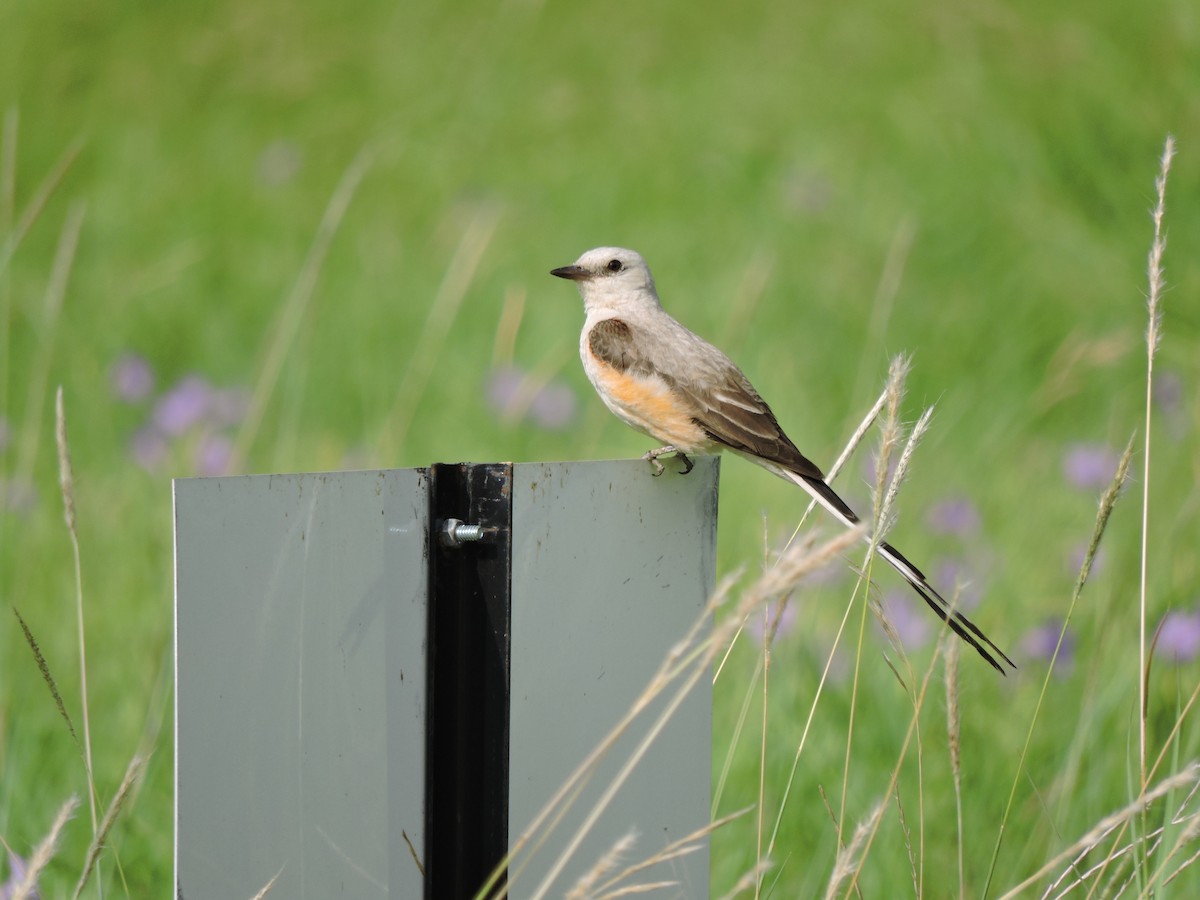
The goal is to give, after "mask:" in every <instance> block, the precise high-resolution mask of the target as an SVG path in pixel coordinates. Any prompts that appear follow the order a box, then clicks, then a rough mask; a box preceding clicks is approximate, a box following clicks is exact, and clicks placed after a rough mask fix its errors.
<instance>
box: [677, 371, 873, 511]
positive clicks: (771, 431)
mask: <svg viewBox="0 0 1200 900" xmlns="http://www.w3.org/2000/svg"><path fill="white" fill-rule="evenodd" d="M722 362H723V364H722V365H720V366H717V367H714V366H706V367H700V368H699V369H698V370H697V373H696V375H695V376H694V377H689V378H683V379H680V380H679V381H678V383H677V387H678V388H679V390H680V391H681V392H682V393H684V394H686V395H687V396H688V397H689V398H690V399H691V400H692V402H693V403H695V404H696V407H697V409H698V410H699V412H698V413H697V415H696V422H697V424H699V425H700V427H701V428H703V429H704V430H705V431H706V432H707V433H708V435H709V436H710V437H711V438H712V439H713V440H714V441H716V442H717V443H720V444H724V445H725V446H726V447H729V448H731V449H733V450H737V451H739V452H741V453H746V454H749V455H751V456H756V457H761V458H762V459H765V460H768V461H770V462H773V463H778V464H779V465H781V466H783V467H784V468H786V469H790V470H791V471H793V472H795V473H796V474H797V475H800V476H802V477H804V478H805V479H812V480H814V481H817V482H820V483H821V484H822V485H825V474H824V473H823V472H822V471H821V469H820V467H819V466H817V464H816V463H814V462H813V461H812V460H810V459H808V458H807V457H806V456H804V454H802V453H801V452H800V451H799V450H797V449H796V445H795V444H793V443H792V442H791V440H790V439H789V438H788V436H787V435H786V434H784V433H783V429H782V428H780V427H779V422H778V421H777V420H776V419H775V413H773V412H771V407H769V406H768V405H767V403H766V401H765V400H763V398H762V397H760V396H759V394H758V391H756V390H755V389H754V385H752V384H751V383H750V381H749V380H748V379H747V378H746V376H745V375H743V374H742V372H741V370H740V369H738V368H737V366H735V365H734V364H733V363H732V362H730V361H729V360H728V359H727V358H725V357H724V356H723V355H722ZM826 489H828V487H827V486H826ZM829 492H830V493H831V494H833V491H832V490H830V491H829ZM833 497H835V498H837V499H836V501H835V502H836V505H837V506H839V507H843V508H844V509H843V511H844V512H845V513H846V514H848V515H849V516H850V517H851V519H852V520H857V517H856V516H855V515H854V513H853V512H851V511H850V508H849V507H848V506H846V505H845V504H844V503H842V501H841V498H840V497H837V495H836V494H833ZM831 499H832V498H831Z"/></svg>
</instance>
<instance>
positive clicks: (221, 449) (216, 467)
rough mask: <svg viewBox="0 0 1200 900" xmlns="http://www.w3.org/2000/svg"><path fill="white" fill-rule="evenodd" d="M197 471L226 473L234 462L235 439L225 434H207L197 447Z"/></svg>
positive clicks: (206, 473) (198, 472)
mask: <svg viewBox="0 0 1200 900" xmlns="http://www.w3.org/2000/svg"><path fill="white" fill-rule="evenodd" d="M195 463H196V472H197V474H200V475H224V474H226V473H227V472H228V471H229V467H230V465H231V464H232V463H233V441H231V440H229V438H227V437H226V436H225V435H223V434H206V435H205V436H204V437H203V438H201V440H200V444H199V446H198V447H196V459H195Z"/></svg>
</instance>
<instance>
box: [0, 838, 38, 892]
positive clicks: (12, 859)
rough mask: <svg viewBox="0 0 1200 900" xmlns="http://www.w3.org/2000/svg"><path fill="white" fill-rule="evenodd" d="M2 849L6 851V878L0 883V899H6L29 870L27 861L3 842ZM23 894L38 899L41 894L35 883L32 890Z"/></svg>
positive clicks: (15, 889)
mask: <svg viewBox="0 0 1200 900" xmlns="http://www.w3.org/2000/svg"><path fill="white" fill-rule="evenodd" d="M4 849H5V850H6V851H7V852H8V878H7V879H6V880H5V881H4V883H3V884H0V900H8V898H9V897H12V896H13V895H14V894H15V893H16V891H17V885H19V884H20V883H21V882H22V881H24V880H25V875H26V873H27V872H28V871H29V863H28V862H27V861H26V860H24V859H21V857H19V856H17V854H15V853H13V852H12V849H11V848H10V847H9V846H8V845H7V844H5V846H4ZM24 896H26V897H28V898H29V900H39V898H40V897H41V894H39V893H38V891H37V887H36V885H35V886H34V889H33V890H32V891H29V892H28V893H26V894H25V895H24Z"/></svg>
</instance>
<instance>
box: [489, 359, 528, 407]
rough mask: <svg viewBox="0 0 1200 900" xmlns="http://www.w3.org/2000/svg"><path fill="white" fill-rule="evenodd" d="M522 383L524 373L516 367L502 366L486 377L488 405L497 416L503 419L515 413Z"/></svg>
mask: <svg viewBox="0 0 1200 900" xmlns="http://www.w3.org/2000/svg"><path fill="white" fill-rule="evenodd" d="M524 381H525V373H524V372H522V371H521V370H520V369H518V368H517V367H516V366H502V367H501V368H498V369H493V370H492V372H491V374H489V375H488V380H487V398H488V405H489V406H490V407H491V408H492V409H493V410H494V411H495V412H496V414H497V415H498V416H500V417H501V418H505V417H507V416H509V415H511V414H512V413H513V412H514V411H515V407H516V403H517V400H518V397H519V396H520V393H521V385H522V384H523V383H524Z"/></svg>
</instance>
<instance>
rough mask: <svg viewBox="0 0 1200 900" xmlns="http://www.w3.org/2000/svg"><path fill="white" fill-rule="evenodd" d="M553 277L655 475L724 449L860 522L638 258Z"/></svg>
mask: <svg viewBox="0 0 1200 900" xmlns="http://www.w3.org/2000/svg"><path fill="white" fill-rule="evenodd" d="M550 274H551V275H554V276H557V277H558V278H565V279H568V280H570V281H573V282H575V284H576V286H577V287H578V288H579V293H580V296H581V297H582V298H583V306H584V312H585V319H584V323H583V331H582V333H581V334H580V338H579V355H580V358H581V359H582V360H583V369H584V372H585V373H586V374H587V377H588V380H589V381H591V383H592V386H593V387H595V389H596V392H597V393H598V394H599V395H600V399H601V400H603V401H604V405H605V406H607V407H608V408H609V409H610V410H611V411H612V412H613V413H615V414H616V416H617V417H618V418H619V419H621V420H622V421H624V422H625V423H626V424H628V425H630V426H632V427H633V428H635V429H637V430H638V431H640V432H642V433H643V434H646V435H648V436H650V437H651V438H653V439H654V440H656V441H660V442H661V443H662V445H663V446H661V447H657V448H656V449H653V450H650V451H649V452H647V453H646V454H645V456H644V457H643V458H644V459H645V460H647V461H648V462H650V463H651V465H652V466H653V467H654V472H653V474H655V475H661V474H662V472H663V464H662V463H661V462H659V457H660V456H663V455H669V454H674V455H675V458H676V459H678V460H679V462H680V464H681V466H682V474H685V475H686V474H687V473H688V472H690V471H691V470H692V466H693V463H692V461H691V459H690V457H691V456H692V455H695V454H700V453H717V452H720V451H722V450H730V451H732V452H734V453H736V454H737V455H738V456H741V457H743V458H745V459H747V460H749V461H750V462H753V463H756V464H757V465H760V466H762V467H763V468H764V469H766V470H767V471H769V472H771V473H773V474H775V475H777V476H779V477H780V478H782V479H784V480H785V481H789V482H791V483H793V484H795V485H798V486H799V487H801V488H803V489H804V490H805V491H807V492H808V493H809V494H810V495H812V497H813V498H814V499H815V500H816V501H817V502H818V503H819V504H820V505H821V506H822V507H824V508H825V509H826V510H828V511H829V512H830V513H832V514H833V516H834V518H836V519H837V520H838V521H839V522H841V523H842V524H843V525H845V526H847V527H853V526H855V525H857V524H858V523H859V521H860V520H859V517H858V515H857V514H856V513H855V512H854V510H852V509H851V508H850V506H849V505H848V504H847V503H846V502H845V501H844V500H843V499H842V498H841V497H840V496H838V494H837V493H836V492H835V491H834V490H833V488H831V487H830V486H829V484H828V483H827V482H826V480H825V474H824V473H823V472H822V471H821V469H820V468H819V467H818V466H817V465H816V464H815V463H813V462H812V461H811V460H809V459H808V458H807V457H806V456H804V455H803V454H802V453H801V452H800V451H799V450H798V449H797V448H796V445H795V444H793V443H792V441H791V439H790V438H789V437H788V436H787V435H786V434H785V433H784V431H783V429H782V428H781V427H780V426H779V422H778V421H777V420H776V418H775V414H774V413H773V412H772V411H771V407H769V406H768V405H767V403H766V401H765V400H763V398H762V397H761V396H760V395H759V393H758V391H757V390H755V388H754V386H753V385H752V384H751V383H750V380H749V379H748V378H747V377H746V376H745V375H744V374H743V373H742V370H741V369H739V368H738V367H737V366H736V365H735V364H734V363H733V361H732V360H731V359H730V358H729V357H728V356H726V355H725V354H724V353H723V352H721V351H720V350H719V349H717V348H716V347H714V346H713V345H712V344H710V343H709V342H708V341H706V340H704V338H702V337H700V336H699V335H697V334H695V333H693V332H692V331H690V330H689V329H687V328H686V327H684V326H683V325H681V324H680V323H679V322H677V321H676V320H675V319H674V318H673V317H672V316H671V315H670V314H669V313H668V312H667V311H666V310H664V309H663V307H662V303H661V301H660V300H659V297H658V291H657V289H656V287H655V284H654V278H653V276H652V275H651V274H650V267H649V266H648V265H647V264H646V261H645V260H644V259H643V258H642V257H641V255H640V254H638V253H637V252H635V251H633V250H628V249H625V248H623V247H597V248H595V249H592V250H588V251H587V252H586V253H584V254H583V255H582V256H580V257H579V258H578V259H577V260H576V261H575V262H573V263H571V264H570V265H567V266H560V267H559V268H556V269H553V270H551V272H550ZM876 552H877V553H878V554H879V555H880V556H881V557H883V559H884V560H886V561H887V562H888V563H889V564H890V565H891V566H892V567H893V568H894V569H895V570H896V571H897V572H899V573H900V575H901V576H902V577H903V578H904V580H905V581H907V582H908V584H909V585H910V586H911V587H912V588H913V590H914V591H916V593H917V594H918V595H919V596H920V597H921V599H922V600H924V601H925V603H926V604H928V605H929V607H930V609H932V610H933V611H934V612H935V613H936V614H937V615H938V616H939V617H940V618H941V620H942V621H943V622H945V623H946V624H947V625H948V626H949V628H950V629H951V630H952V631H953V632H954V633H955V634H956V635H958V637H960V638H961V639H962V640H963V641H965V642H966V643H967V644H969V645H970V646H971V647H973V648H975V650H976V651H977V652H978V653H979V655H980V656H981V657H983V658H984V659H985V660H986V661H987V662H989V663H990V664H991V665H992V666H993V667H994V668H995V669H996V671H998V672H1000V674H1002V675H1004V674H1007V673H1006V672H1005V668H1004V665H1005V664H1006V665H1008V666H1009V667H1011V668H1013V669H1015V668H1016V664H1015V663H1014V662H1013V661H1012V660H1011V659H1009V657H1008V656H1007V655H1006V654H1005V653H1004V651H1003V650H1001V649H1000V648H999V647H997V646H996V645H995V644H994V643H993V642H992V641H991V639H990V638H988V637H987V635H985V634H984V633H983V632H982V631H981V630H980V629H979V628H978V627H976V625H975V624H974V623H973V622H971V620H970V619H968V618H967V617H966V616H964V615H963V614H962V613H960V612H959V611H958V610H956V609H954V608H953V607H952V606H951V605H950V604H949V603H947V602H946V600H945V598H943V597H942V595H941V594H939V593H938V592H937V590H936V589H934V587H933V585H931V584H930V583H929V580H928V579H927V578H926V577H925V575H924V573H923V572H921V570H920V569H918V568H917V567H916V566H915V565H913V564H912V563H911V562H909V560H908V559H907V558H906V557H905V556H904V555H903V554H901V553H900V551H899V550H897V549H896V548H895V547H893V546H892V545H891V544H889V543H887V542H885V541H880V542H879V543H878V545H877V549H876Z"/></svg>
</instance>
